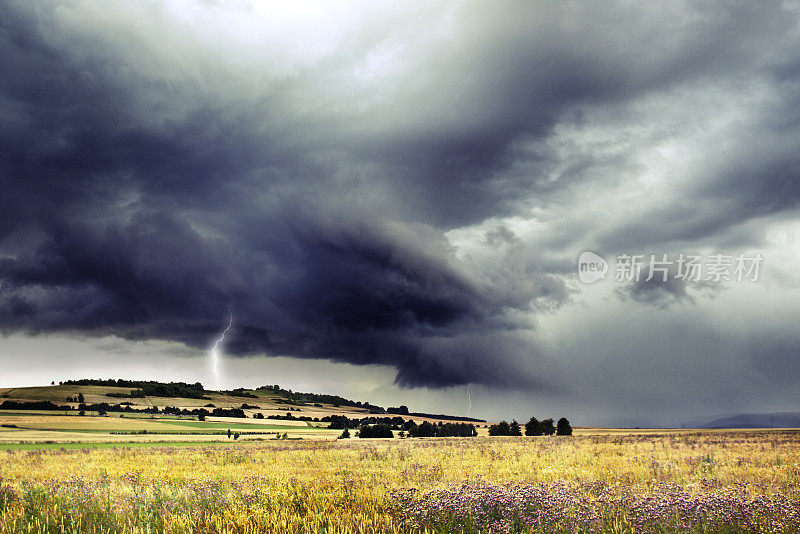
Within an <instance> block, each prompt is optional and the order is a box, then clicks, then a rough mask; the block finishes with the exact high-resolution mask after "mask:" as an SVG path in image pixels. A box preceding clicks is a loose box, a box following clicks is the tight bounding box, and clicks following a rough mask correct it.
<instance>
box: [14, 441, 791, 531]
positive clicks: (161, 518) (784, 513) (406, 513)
mask: <svg viewBox="0 0 800 534" xmlns="http://www.w3.org/2000/svg"><path fill="white" fill-rule="evenodd" d="M73 446H77V445H73ZM799 530H800V434H798V432H796V431H789V430H765V431H702V432H698V431H692V432H672V431H670V432H657V431H646V432H638V431H636V430H629V431H626V432H621V431H619V432H615V433H613V434H598V433H595V434H591V433H589V434H584V435H581V434H580V433H578V434H577V435H575V436H572V437H528V438H511V437H509V438H497V437H496V438H485V437H478V438H434V439H408V438H406V439H393V440H360V439H349V440H330V441H323V440H302V441H288V440H280V441H264V442H259V443H254V442H249V443H248V442H241V441H240V442H236V443H231V442H228V443H227V444H219V445H213V444H201V445H195V446H182V447H175V446H160V447H120V448H98V449H94V448H88V447H87V448H84V449H67V448H64V449H63V450H62V449H48V450H7V451H0V531H2V532H73V531H86V532H181V533H183V532H186V533H189V532H275V533H278V532H280V533H283V532H297V533H300V532H303V533H305V532H421V531H427V532H578V531H581V532H629V533H633V532H720V533H723V532H724V533H730V532H797V531H799Z"/></svg>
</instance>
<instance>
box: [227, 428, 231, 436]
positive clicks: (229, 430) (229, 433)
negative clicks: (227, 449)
mask: <svg viewBox="0 0 800 534" xmlns="http://www.w3.org/2000/svg"><path fill="white" fill-rule="evenodd" d="M230 437H231V429H230V428H229V429H228V438H230Z"/></svg>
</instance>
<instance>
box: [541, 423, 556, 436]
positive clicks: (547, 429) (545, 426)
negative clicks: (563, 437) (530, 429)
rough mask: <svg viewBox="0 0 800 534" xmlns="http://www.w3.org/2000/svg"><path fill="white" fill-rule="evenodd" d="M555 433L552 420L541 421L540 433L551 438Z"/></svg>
mask: <svg viewBox="0 0 800 534" xmlns="http://www.w3.org/2000/svg"><path fill="white" fill-rule="evenodd" d="M555 432H556V427H555V426H553V420H552V419H545V420H544V421H542V433H543V434H544V435H545V436H552V435H553V434H555Z"/></svg>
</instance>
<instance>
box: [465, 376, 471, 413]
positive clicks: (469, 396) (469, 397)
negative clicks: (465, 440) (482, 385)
mask: <svg viewBox="0 0 800 534" xmlns="http://www.w3.org/2000/svg"><path fill="white" fill-rule="evenodd" d="M471 386H472V384H467V394H466V395H465V396H466V397H467V401H469V405H468V406H467V417H469V414H470V412H471V411H472V395H470V393H469V388H470V387H471Z"/></svg>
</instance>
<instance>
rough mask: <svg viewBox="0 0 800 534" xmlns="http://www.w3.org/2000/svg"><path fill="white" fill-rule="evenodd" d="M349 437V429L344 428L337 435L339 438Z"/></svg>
mask: <svg viewBox="0 0 800 534" xmlns="http://www.w3.org/2000/svg"><path fill="white" fill-rule="evenodd" d="M349 437H350V431H349V430H347V428H345V429H344V430H342V434H341V435H340V436H339V439H347V438H349Z"/></svg>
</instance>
